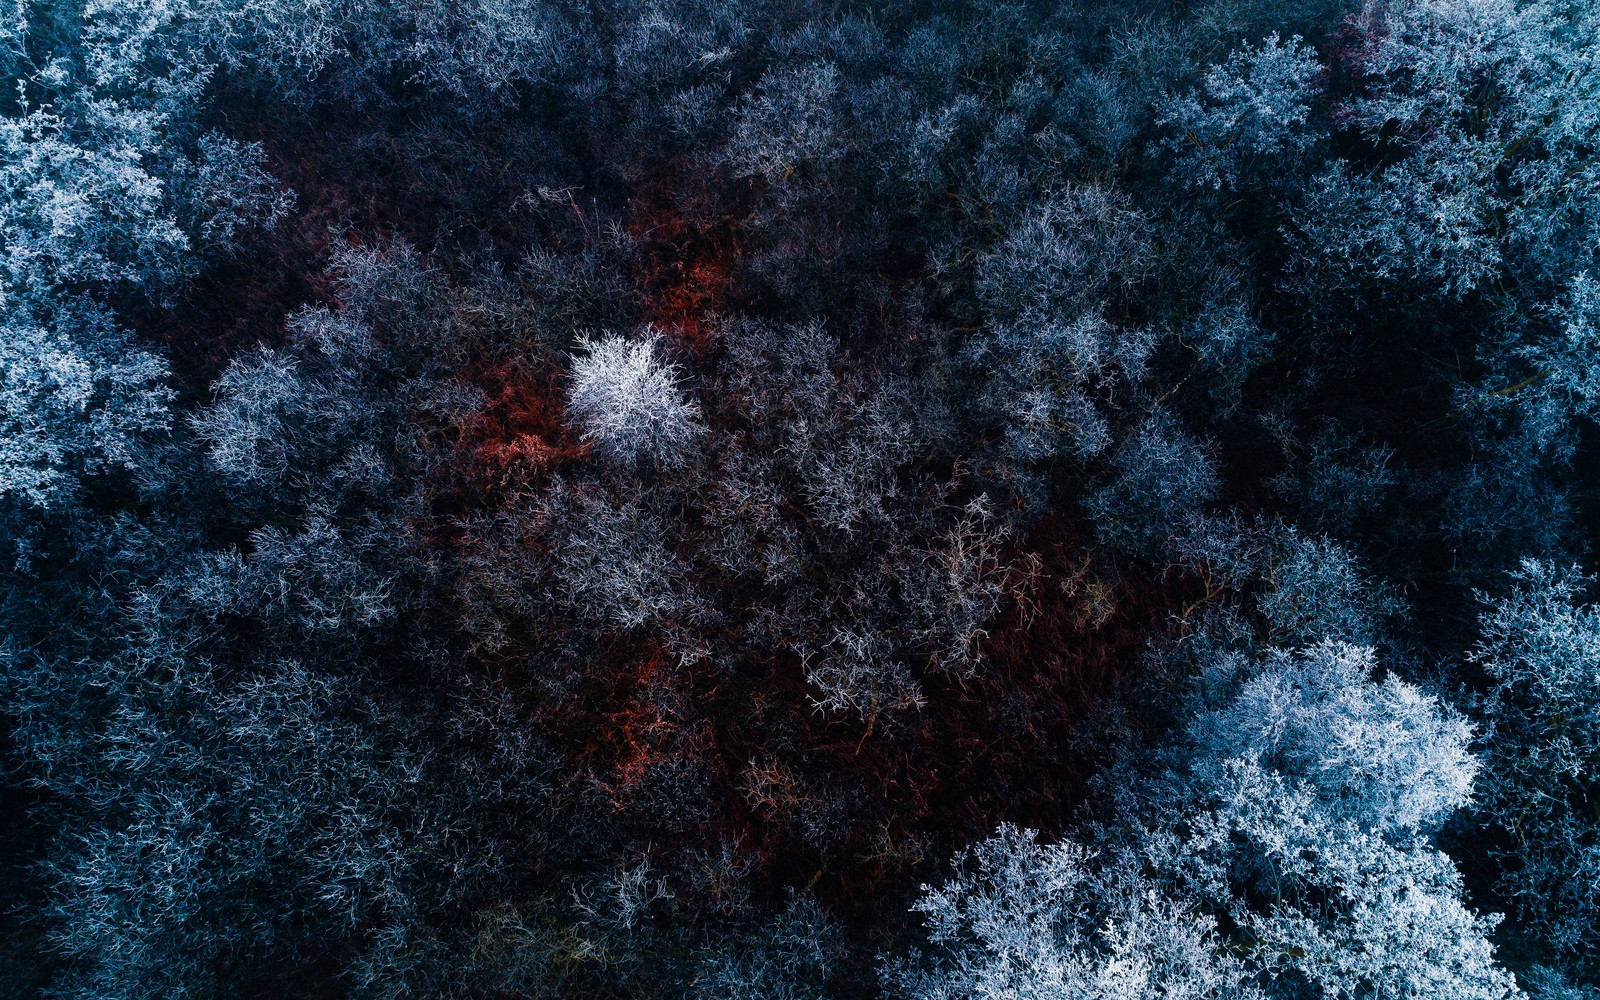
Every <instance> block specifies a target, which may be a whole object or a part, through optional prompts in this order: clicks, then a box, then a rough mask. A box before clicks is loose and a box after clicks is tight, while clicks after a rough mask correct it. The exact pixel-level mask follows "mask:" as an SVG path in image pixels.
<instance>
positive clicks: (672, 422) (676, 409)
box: [567, 332, 700, 464]
mask: <svg viewBox="0 0 1600 1000" xmlns="http://www.w3.org/2000/svg"><path fill="white" fill-rule="evenodd" d="M579 347H580V351H581V353H579V354H578V355H575V356H574V357H573V359H572V375H571V379H572V381H571V385H570V387H569V388H568V391H567V410H568V413H569V414H570V416H571V418H572V420H573V421H574V423H576V424H577V426H578V427H579V428H580V429H581V430H582V431H583V435H584V438H585V439H586V440H588V441H591V442H593V443H594V445H595V447H596V448H597V449H599V450H600V451H601V452H602V453H603V454H605V455H607V456H609V457H610V458H612V459H614V460H616V461H619V462H623V463H626V464H631V463H637V462H642V461H652V462H657V463H662V464H671V463H673V462H677V461H679V460H681V459H682V457H683V452H684V449H685V448H686V447H687V446H688V444H689V442H690V441H692V440H693V439H694V437H695V435H696V434H698V433H699V430H700V423H699V417H700V407H699V405H698V404H697V403H695V402H694V401H693V400H691V399H688V398H686V397H685V396H684V392H683V388H682V385H681V381H682V375H681V371H680V369H679V368H678V366H677V365H675V364H674V363H673V362H671V361H669V360H667V359H665V358H663V357H661V356H660V351H661V350H662V339H661V336H660V334H657V333H653V332H649V333H647V334H646V335H645V336H643V337H640V338H637V339H629V338H627V337H622V336H618V335H612V336H607V337H602V338H600V339H599V340H585V341H583V342H582V343H581V344H580V345H579Z"/></svg>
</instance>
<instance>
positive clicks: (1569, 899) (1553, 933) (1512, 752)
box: [1472, 560, 1600, 977]
mask: <svg viewBox="0 0 1600 1000" xmlns="http://www.w3.org/2000/svg"><path fill="white" fill-rule="evenodd" d="M1590 582H1591V581H1590V578H1589V577H1587V576H1585V575H1583V574H1582V573H1581V572H1579V571H1578V569H1577V568H1576V567H1567V568H1562V567H1558V566H1555V565H1552V564H1550V563H1546V562H1538V561H1533V560H1526V561H1524V562H1523V564H1522V567H1521V568H1520V569H1519V570H1518V571H1517V572H1515V573H1513V574H1512V576H1511V586H1510V588H1509V590H1507V591H1506V592H1504V593H1502V594H1500V595H1490V594H1481V593H1480V594H1479V600H1481V601H1482V602H1483V613H1482V615H1481V617H1480V618H1479V622H1478V625H1479V630H1480V633H1481V638H1480V639H1479V641H1478V644H1477V645H1476V646H1475V647H1474V649H1473V652H1472V658H1473V660H1474V661H1475V662H1476V663H1478V664H1479V665H1480V666H1482V667H1483V669H1484V670H1485V671H1486V672H1487V673H1488V674H1489V677H1490V679H1491V681H1492V683H1493V687H1492V689H1491V690H1490V691H1489V693H1488V695H1487V696H1486V698H1485V699H1484V702H1483V710H1484V714H1485V716H1486V718H1487V720H1488V723H1489V726H1490V729H1489V732H1488V734H1487V736H1486V737H1485V739H1484V742H1483V746H1484V769H1483V782H1482V801H1481V803H1480V806H1479V809H1480V812H1481V813H1482V815H1483V816H1484V818H1485V819H1486V820H1487V821H1488V822H1489V823H1491V824H1493V825H1494V826H1495V827H1497V828H1499V830H1500V831H1502V833H1503V835H1504V836H1505V837H1506V846H1505V848H1504V849H1503V856H1502V858H1501V862H1502V864H1501V872H1500V881H1499V888H1500V891H1501V892H1503V893H1504V894H1505V896H1506V898H1507V899H1508V900H1509V901H1510V903H1511V905H1512V907H1513V908H1514V911H1515V912H1516V914H1517V916H1518V924H1519V928H1520V930H1521V932H1522V933H1525V934H1527V935H1529V936H1530V937H1531V938H1532V939H1533V944H1534V947H1535V948H1536V949H1537V950H1538V952H1539V953H1541V954H1544V955H1547V956H1548V957H1549V960H1550V961H1552V962H1553V963H1556V964H1558V965H1565V966H1566V967H1567V968H1568V969H1569V970H1570V971H1572V972H1573V973H1575V974H1577V975H1578V976H1580V977H1591V976H1593V975H1594V974H1595V971H1596V969H1597V968H1600V966H1597V961H1600V821H1596V819H1595V812H1594V804H1595V802H1596V801H1597V796H1600V607H1597V606H1596V605H1594V604H1590V603H1584V602H1583V600H1582V597H1583V594H1584V591H1585V590H1586V588H1587V587H1588V585H1589V584H1590Z"/></svg>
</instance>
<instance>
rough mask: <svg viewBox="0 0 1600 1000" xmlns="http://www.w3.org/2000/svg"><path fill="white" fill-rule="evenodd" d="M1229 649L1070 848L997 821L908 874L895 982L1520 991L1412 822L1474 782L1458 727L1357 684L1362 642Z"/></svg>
mask: <svg viewBox="0 0 1600 1000" xmlns="http://www.w3.org/2000/svg"><path fill="white" fill-rule="evenodd" d="M1239 665H1240V661H1238V660H1237V659H1226V658H1225V659H1223V660H1222V661H1220V662H1219V663H1218V667H1219V668H1220V674H1219V675H1217V676H1213V677H1211V678H1209V681H1208V682H1209V683H1210V684H1212V685H1215V686H1216V687H1215V690H1217V691H1219V692H1224V693H1222V695H1221V699H1220V703H1219V704H1217V705H1216V707H1214V708H1202V709H1201V710H1200V711H1198V712H1197V713H1196V714H1195V716H1194V717H1193V719H1192V721H1191V723H1190V726H1189V739H1188V741H1186V742H1185V743H1184V744H1183V745H1182V746H1181V748H1179V749H1178V750H1177V751H1176V752H1175V753H1174V755H1173V758H1172V766H1171V769H1170V770H1168V771H1166V772H1165V773H1164V774H1160V775H1157V776H1154V777H1151V778H1147V779H1144V780H1145V781H1146V782H1148V783H1147V784H1144V785H1143V786H1139V785H1137V784H1136V785H1134V786H1132V787H1128V786H1124V787H1123V788H1121V789H1119V790H1118V791H1117V793H1116V795H1117V796H1118V797H1119V798H1120V799H1121V800H1122V802H1123V803H1124V805H1123V807H1122V809H1123V811H1122V812H1120V814H1118V815H1116V816H1115V817H1114V818H1113V819H1111V820H1110V821H1109V822H1108V823H1106V824H1104V825H1100V826H1097V827H1093V828H1091V831H1090V832H1091V835H1092V837H1093V839H1092V840H1090V841H1089V842H1088V844H1087V846H1079V845H1077V844H1075V843H1072V842H1064V843H1062V844H1059V845H1056V846H1051V847H1040V846H1038V845H1036V844H1034V843H1032V837H1031V836H1029V835H1024V834H1021V833H1019V832H1018V831H1016V830H1014V829H1010V828H1002V829H1001V831H1000V833H999V835H998V836H997V837H996V838H994V839H993V840H990V841H986V842H984V843H983V844H982V845H980V846H979V847H977V848H976V849H975V851H974V860H975V861H976V864H973V865H970V866H969V867H965V868H958V874H957V875H956V877H955V878H953V879H952V880H950V881H949V882H947V883H946V884H945V885H943V886H941V887H931V888H930V887H925V888H924V890H923V896H922V898H921V900H920V901H919V903H918V905H917V908H918V909H919V910H920V911H921V912H923V913H924V914H925V915H926V919H927V923H928V930H929V938H930V948H931V955H930V957H928V958H927V959H925V960H922V961H920V962H918V961H912V962H910V963H907V964H901V965H896V966H892V969H893V970H894V972H895V974H896V978H897V980H898V982H899V983H900V984H901V987H902V989H904V991H905V992H906V993H907V995H910V996H916V997H945V996H951V997H971V996H1041V997H1043V996H1063V995H1064V996H1084V997H1108V998H1109V997H1123V996H1128V997H1132V996H1149V995H1153V994H1158V995H1163V996H1193V997H1213V996H1249V995H1258V996H1272V997H1278V996H1281V997H1298V996H1303V995H1306V991H1308V990H1309V991H1310V992H1311V995H1322V996H1368V995H1370V996H1394V997H1416V998H1423V997H1429V998H1438V1000H1444V998H1446V997H1472V998H1483V1000H1500V998H1506V997H1511V996H1514V995H1516V994H1517V992H1518V991H1517V987H1516V983H1515V980H1513V978H1512V977H1511V975H1510V974H1509V973H1508V972H1506V971H1505V970H1504V969H1502V968H1500V967H1499V966H1498V965H1496V964H1495V961H1494V949H1493V946H1492V945H1491V943H1490V942H1489V940H1488V934H1489V932H1490V931H1491V930H1492V929H1493V927H1494V924H1495V921H1494V920H1493V919H1490V918H1484V917H1481V916H1479V915H1477V914H1475V913H1473V912H1472V911H1471V910H1470V909H1468V908H1467V907H1466V906H1465V905H1464V903H1463V902H1462V900H1461V891H1462V888H1461V878H1460V876H1459V874H1458V873H1457V872H1456V870H1455V868H1454V866H1453V865H1452V863H1451V861H1450V859H1449V858H1448V857H1446V856H1445V855H1444V854H1442V853H1441V852H1439V851H1438V850H1437V849H1436V848H1434V847H1433V846H1432V845H1431V844H1430V843H1429V842H1428V840H1427V839H1426V836H1425V835H1426V833H1427V832H1428V831H1430V830H1432V829H1433V828H1435V827H1437V825H1438V824H1439V823H1440V822H1441V821H1442V820H1443V819H1444V817H1445V816H1447V815H1448V814H1449V813H1450V812H1452V811H1453V810H1455V809H1457V808H1459V807H1460V806H1462V805H1464V804H1466V802H1467V801H1468V800H1469V798H1470V795H1471V788H1472V779H1473V775H1474V774H1475V772H1476V768H1477V764H1476V761H1475V760H1474V758H1473V757H1472V755H1471V753H1470V750H1469V742H1470V739H1471V730H1470V728H1469V727H1468V726H1467V724H1466V723H1465V722H1464V721H1462V720H1461V719H1460V718H1459V717H1457V716H1455V715H1453V714H1451V713H1450V712H1449V710H1447V709H1445V708H1443V707H1442V706H1441V705H1440V704H1439V703H1438V701H1437V700H1436V699H1434V698H1432V697H1429V696H1427V695H1424V694H1423V693H1422V692H1420V691H1419V690H1417V689H1416V688H1415V687H1413V686H1411V685H1409V684H1406V683H1405V682H1403V681H1400V680H1398V679H1395V678H1394V677H1392V676H1391V677H1389V678H1387V679H1386V680H1384V681H1382V682H1378V681H1375V680H1374V679H1372V677H1371V671H1372V667H1373V660H1372V654H1371V651H1370V650H1365V649H1360V648H1358V647H1352V646H1348V645H1342V644H1337V643H1327V644H1322V645H1318V646H1314V647H1311V648H1308V649H1306V650H1303V651H1301V652H1299V653H1278V654H1274V655H1272V656H1271V657H1269V658H1268V659H1267V660H1266V662H1265V663H1263V664H1261V665H1260V666H1259V668H1247V672H1246V674H1245V676H1243V677H1238V676H1236V675H1233V671H1236V670H1237V669H1238V667H1239ZM1113 780H1115V779H1113Z"/></svg>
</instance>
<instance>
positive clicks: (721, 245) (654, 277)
mask: <svg viewBox="0 0 1600 1000" xmlns="http://www.w3.org/2000/svg"><path fill="white" fill-rule="evenodd" d="M627 230H628V233H629V235H631V236H632V237H633V238H634V239H635V240H637V241H638V245H639V248H640V255H639V269H638V272H637V274H636V277H635V281H636V283H637V285H638V287H639V288H640V290H641V291H642V292H643V294H644V301H645V319H646V320H647V321H648V322H651V323H654V324H655V325H657V326H659V327H661V328H663V329H665V330H669V331H672V332H675V333H677V334H679V335H680V336H682V337H683V339H684V341H685V342H686V343H687V344H688V345H689V346H690V347H691V349H693V350H694V351H696V352H697V353H698V352H700V351H701V350H703V349H704V348H705V346H706V344H707V342H708V339H709V337H710V335H711V321H712V319H713V317H714V316H715V315H716V313H717V312H719V311H720V310H722V309H723V308H725V307H726V306H727V305H728V304H729V302H730V297H731V295H732V292H733V274H734V264H735V262H736V261H737V259H738V255H739V243H738V239H737V226H736V223H735V221H734V220H733V218H731V217H730V216H729V214H728V212H727V209H726V207H724V206H717V205H716V200H715V199H714V198H713V197H712V196H711V195H710V193H709V192H708V191H707V190H706V189H705V186H704V183H703V182H696V181H692V180H690V179H689V178H687V177H685V176H683V175H682V171H681V170H680V169H678V168H675V167H673V166H668V167H665V168H663V170H662V171H661V172H660V173H659V174H658V175H657V176H656V177H655V178H654V179H652V180H650V181H647V182H645V183H643V184H641V185H640V186H639V187H638V188H637V189H636V190H635V192H634V194H633V196H632V197H631V198H630V199H629V202H628V217H627Z"/></svg>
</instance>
